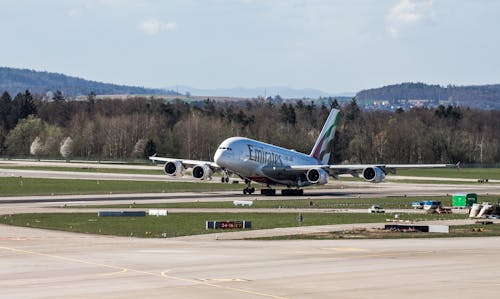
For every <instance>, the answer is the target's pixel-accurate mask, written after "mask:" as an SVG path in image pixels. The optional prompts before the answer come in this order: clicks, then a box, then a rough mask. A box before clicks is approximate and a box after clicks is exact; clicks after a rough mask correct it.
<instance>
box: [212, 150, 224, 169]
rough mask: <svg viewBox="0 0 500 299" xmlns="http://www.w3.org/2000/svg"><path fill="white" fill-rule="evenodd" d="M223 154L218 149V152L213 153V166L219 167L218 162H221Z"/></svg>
mask: <svg viewBox="0 0 500 299" xmlns="http://www.w3.org/2000/svg"><path fill="white" fill-rule="evenodd" d="M223 153H224V152H223V151H222V150H221V149H218V150H216V151H215V154H214V162H215V164H217V165H220V162H222V161H223V158H222V156H223Z"/></svg>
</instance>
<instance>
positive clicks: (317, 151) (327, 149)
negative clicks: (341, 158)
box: [309, 109, 340, 165]
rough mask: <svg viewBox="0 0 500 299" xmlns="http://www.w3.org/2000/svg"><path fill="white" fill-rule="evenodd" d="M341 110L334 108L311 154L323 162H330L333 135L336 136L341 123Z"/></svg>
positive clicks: (324, 163)
mask: <svg viewBox="0 0 500 299" xmlns="http://www.w3.org/2000/svg"><path fill="white" fill-rule="evenodd" d="M339 112H340V111H339V110H337V109H332V111H330V115H328V118H327V119H326V122H325V125H324V126H323V129H322V130H321V133H320V134H319V137H318V139H317V140H316V143H315V144H314V147H313V149H312V151H311V154H309V156H312V157H314V158H316V160H318V161H319V162H320V163H321V164H323V165H326V164H329V160H330V155H331V153H332V150H333V144H332V141H333V137H334V136H335V130H336V129H337V125H338V123H339Z"/></svg>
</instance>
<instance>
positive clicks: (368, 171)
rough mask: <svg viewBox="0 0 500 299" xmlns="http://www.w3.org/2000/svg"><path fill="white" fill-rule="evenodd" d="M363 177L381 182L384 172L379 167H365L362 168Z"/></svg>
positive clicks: (369, 180) (370, 180)
mask: <svg viewBox="0 0 500 299" xmlns="http://www.w3.org/2000/svg"><path fill="white" fill-rule="evenodd" d="M363 178H364V179H365V180H367V181H368V182H372V183H381V182H383V181H384V179H385V172H384V171H383V170H382V169H380V168H379V167H367V168H365V169H363Z"/></svg>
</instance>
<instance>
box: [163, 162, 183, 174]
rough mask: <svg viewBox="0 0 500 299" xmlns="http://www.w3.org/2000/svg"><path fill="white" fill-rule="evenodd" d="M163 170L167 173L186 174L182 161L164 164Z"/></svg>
mask: <svg viewBox="0 0 500 299" xmlns="http://www.w3.org/2000/svg"><path fill="white" fill-rule="evenodd" d="M163 171H164V172H165V174H167V175H171V176H182V175H183V174H184V165H182V162H181V161H175V162H173V161H170V162H167V163H165V165H163Z"/></svg>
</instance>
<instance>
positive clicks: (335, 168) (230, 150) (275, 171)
mask: <svg viewBox="0 0 500 299" xmlns="http://www.w3.org/2000/svg"><path fill="white" fill-rule="evenodd" d="M338 122H339V110H337V109H332V110H331V111H330V114H329V116H328V118H327V120H326V122H325V125H324V126H323V129H322V130H321V133H320V135H319V137H318V139H317V140H316V142H315V144H314V147H313V148H312V151H311V153H310V154H309V155H307V154H303V153H299V152H297V151H294V150H289V149H285V148H282V147H279V146H275V145H272V144H268V143H264V142H260V141H257V140H253V139H249V138H244V137H231V138H228V139H226V140H224V141H222V143H221V144H220V145H219V148H218V149H217V151H216V152H215V155H214V161H197V160H184V159H176V158H163V157H157V156H156V154H155V155H153V156H151V157H149V159H150V160H152V161H155V162H156V161H159V162H164V163H165V164H164V166H163V168H164V171H165V174H167V175H170V176H182V175H183V173H184V170H185V169H186V168H192V175H193V177H194V178H196V179H200V180H206V179H211V177H212V174H213V173H214V172H220V173H222V178H221V181H222V182H229V176H230V175H232V174H235V175H237V176H239V177H241V178H242V179H244V180H245V182H246V184H247V186H246V187H245V188H244V189H243V194H252V193H254V192H255V188H253V187H252V186H251V185H250V183H251V182H252V181H253V182H257V183H261V184H263V185H265V186H266V187H265V188H263V189H261V194H263V195H275V194H276V190H275V189H272V188H271V186H273V185H282V186H286V187H287V188H286V189H283V190H282V191H281V194H282V195H302V194H303V190H302V189H301V188H302V187H305V186H309V185H324V184H326V183H327V182H328V178H329V177H333V178H335V179H337V178H338V176H339V175H340V174H350V175H352V176H354V177H360V176H361V177H362V178H363V179H365V180H366V181H368V182H372V183H380V182H383V181H384V179H385V176H386V174H387V173H389V172H390V173H395V171H396V169H408V168H438V167H455V166H457V165H454V164H352V165H333V164H331V163H330V155H331V152H332V150H333V144H332V143H333V142H332V141H333V137H334V135H335V130H336V128H337V124H338Z"/></svg>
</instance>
